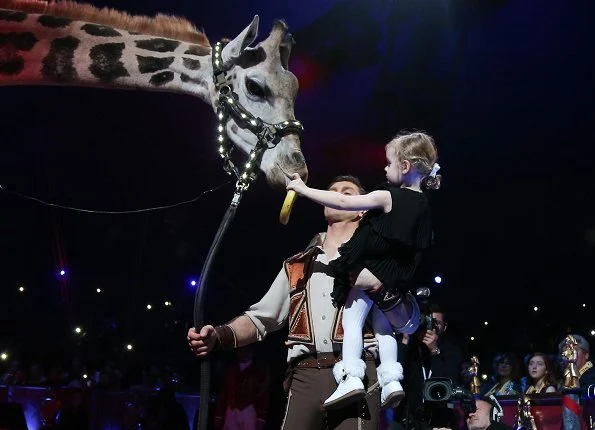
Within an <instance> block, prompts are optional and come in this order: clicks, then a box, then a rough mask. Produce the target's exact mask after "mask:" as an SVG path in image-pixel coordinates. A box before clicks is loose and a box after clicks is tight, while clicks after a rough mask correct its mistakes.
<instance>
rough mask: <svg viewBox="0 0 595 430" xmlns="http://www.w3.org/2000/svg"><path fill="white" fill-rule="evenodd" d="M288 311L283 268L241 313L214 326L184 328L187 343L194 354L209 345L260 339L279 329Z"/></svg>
mask: <svg viewBox="0 0 595 430" xmlns="http://www.w3.org/2000/svg"><path fill="white" fill-rule="evenodd" d="M288 314H289V281H288V279H287V275H286V273H285V270H284V269H281V271H280V272H279V274H278V275H277V278H276V279H275V281H274V282H273V284H272V285H271V287H270V288H269V290H268V291H267V293H266V294H265V295H264V297H263V298H262V299H261V300H260V301H259V302H258V303H255V304H254V305H252V306H250V308H249V309H248V310H247V311H246V312H245V313H244V314H243V315H240V316H238V317H236V318H234V319H233V320H232V321H230V322H229V323H227V324H223V325H220V326H217V327H213V326H212V325H205V326H204V327H202V328H201V329H200V330H199V331H198V332H197V331H196V330H195V328H194V327H192V328H190V330H188V336H187V340H188V344H189V346H190V349H191V351H192V352H193V353H194V354H195V355H196V356H198V357H204V356H206V355H208V354H209V353H210V352H211V351H212V350H213V349H233V348H237V347H240V346H244V345H248V344H250V343H253V342H256V341H259V340H263V339H264V338H265V337H266V335H267V334H268V333H269V332H273V331H276V330H279V329H280V328H281V327H283V325H284V324H285V322H286V320H287V315H288Z"/></svg>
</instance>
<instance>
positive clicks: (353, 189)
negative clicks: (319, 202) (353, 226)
mask: <svg viewBox="0 0 595 430" xmlns="http://www.w3.org/2000/svg"><path fill="white" fill-rule="evenodd" d="M329 191H336V192H337V193H341V194H345V195H346V196H356V195H360V194H361V193H360V191H359V187H358V186H357V185H355V184H354V183H353V182H349V181H339V182H335V183H334V184H332V185H331V186H330V187H329ZM362 215H363V212H362V211H359V212H356V211H342V210H338V209H332V208H328V207H325V208H324V217H325V218H326V220H327V222H329V223H332V222H340V221H357V220H359V219H360V218H361V217H362Z"/></svg>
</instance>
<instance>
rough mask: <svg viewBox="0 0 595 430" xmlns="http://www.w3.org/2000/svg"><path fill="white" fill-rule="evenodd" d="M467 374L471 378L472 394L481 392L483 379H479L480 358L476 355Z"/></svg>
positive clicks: (472, 358)
mask: <svg viewBox="0 0 595 430" xmlns="http://www.w3.org/2000/svg"><path fill="white" fill-rule="evenodd" d="M467 374H468V375H469V377H470V378H471V394H479V393H480V389H481V381H480V380H479V358H477V356H476V355H474V356H472V357H471V365H470V366H469V368H468V369H467Z"/></svg>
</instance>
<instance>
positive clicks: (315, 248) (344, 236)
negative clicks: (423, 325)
mask: <svg viewBox="0 0 595 430" xmlns="http://www.w3.org/2000/svg"><path fill="white" fill-rule="evenodd" d="M329 190H331V191H336V192H339V193H342V194H346V195H353V194H363V193H364V192H365V191H364V190H363V188H362V186H361V184H360V182H359V180H358V179H357V178H355V177H353V176H341V177H337V178H335V179H334V180H333V181H332V183H331V185H330V187H329ZM324 216H325V218H326V221H327V224H328V225H327V230H326V233H320V234H318V235H317V236H316V237H314V239H313V240H312V241H311V242H310V245H308V247H307V248H306V250H304V251H303V252H301V253H299V254H297V255H294V256H293V257H291V258H289V259H287V260H285V262H284V264H283V268H282V269H281V271H280V272H279V274H278V275H277V278H276V279H275V281H274V282H273V284H272V285H271V287H270V289H269V291H268V292H267V293H266V294H265V296H264V297H263V298H262V299H261V300H260V302H258V303H256V304H254V305H252V306H251V307H250V308H249V309H248V310H247V311H246V312H245V313H244V314H242V315H240V316H239V317H237V318H235V319H234V320H232V321H231V322H229V323H228V324H224V325H221V326H217V327H213V326H210V325H206V326H204V327H202V328H201V329H200V330H199V332H198V333H197V332H196V331H195V330H194V328H191V329H190V330H189V331H188V342H189V344H190V347H191V349H192V351H193V352H194V353H195V354H196V355H197V356H199V357H204V356H206V355H207V354H208V353H209V352H211V351H212V350H213V349H231V348H237V347H240V346H244V345H247V344H249V343H252V342H256V341H261V340H263V339H264V338H265V337H266V335H267V334H268V333H270V332H273V331H276V330H279V329H281V328H282V327H283V326H284V325H285V324H288V325H289V334H288V338H287V341H286V345H287V347H288V356H287V361H288V363H289V367H288V372H287V378H286V387H287V389H288V392H289V396H288V401H287V410H286V413H285V418H284V421H283V430H304V429H308V430H320V429H323V428H325V429H329V430H355V429H364V430H368V429H369V430H372V429H373V430H376V429H377V427H378V416H379V411H380V395H379V387H378V382H377V375H376V369H375V361H374V358H375V356H376V353H377V343H376V341H375V339H374V337H373V335H372V334H371V333H369V332H367V333H366V335H365V336H364V349H365V350H366V353H365V360H366V372H365V373H366V380H365V390H366V395H365V397H364V399H363V400H362V401H361V402H359V403H355V404H353V405H351V406H349V407H345V408H342V409H338V410H329V411H324V409H323V408H322V404H323V402H324V400H325V399H327V398H328V397H329V396H330V395H331V394H332V393H333V391H334V390H335V389H336V388H337V381H336V379H335V377H334V375H333V366H334V365H335V364H336V363H337V362H338V361H340V354H339V351H340V350H341V340H342V335H343V330H342V327H341V315H342V309H340V310H337V309H335V308H334V307H333V305H332V300H331V295H330V293H331V292H332V290H333V281H334V280H333V277H332V273H331V271H330V270H329V266H328V263H329V261H330V260H333V259H334V258H336V257H338V249H339V247H340V246H341V244H343V243H344V242H346V241H347V240H349V239H350V238H351V236H352V234H353V232H354V231H355V229H356V228H357V227H358V225H359V221H360V219H361V218H362V216H363V212H353V211H341V210H336V209H331V208H327V207H325V208H324ZM355 278H356V281H355V282H356V283H357V284H358V285H362V286H368V287H369V288H370V289H371V290H372V291H373V292H377V291H380V290H381V288H382V284H381V283H380V281H378V279H376V278H375V277H374V276H373V275H372V274H371V273H370V272H369V271H367V270H365V269H364V270H362V271H361V272H360V273H359V274H357V275H356V276H355ZM410 300H412V299H411V298H410V297H409V296H408V297H405V298H404V299H403V300H402V303H400V304H399V305H397V306H396V307H395V308H394V312H395V313H398V314H399V316H401V317H403V321H402V325H403V326H404V325H405V324H407V323H408V322H409V316H410V314H409V313H408V312H404V311H403V309H407V310H409V309H411V303H409V301H410Z"/></svg>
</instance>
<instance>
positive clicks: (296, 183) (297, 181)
mask: <svg viewBox="0 0 595 430" xmlns="http://www.w3.org/2000/svg"><path fill="white" fill-rule="evenodd" d="M292 177H293V179H292V181H291V182H290V183H289V184H287V187H286V188H287V190H288V191H289V190H293V191H295V192H296V193H298V195H300V196H301V195H303V194H304V190H306V189H307V188H308V186H307V185H306V184H304V181H302V178H301V177H300V175H299V174H298V173H294V174H293V176H292Z"/></svg>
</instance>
